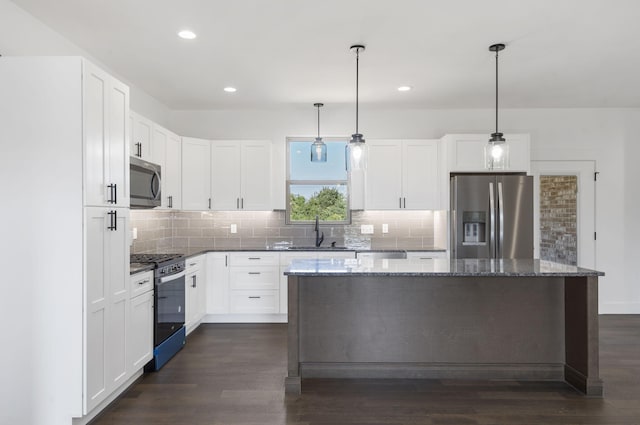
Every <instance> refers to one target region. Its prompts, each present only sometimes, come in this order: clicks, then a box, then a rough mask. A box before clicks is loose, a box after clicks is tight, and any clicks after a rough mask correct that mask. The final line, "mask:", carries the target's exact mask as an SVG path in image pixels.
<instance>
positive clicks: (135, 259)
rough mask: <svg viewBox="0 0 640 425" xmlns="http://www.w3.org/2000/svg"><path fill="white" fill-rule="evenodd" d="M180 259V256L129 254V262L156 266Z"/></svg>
mask: <svg viewBox="0 0 640 425" xmlns="http://www.w3.org/2000/svg"><path fill="white" fill-rule="evenodd" d="M182 257H183V255H182V254H131V258H130V260H129V261H130V262H132V263H145V264H155V265H156V266H157V265H158V264H161V263H166V262H167V261H171V260H175V259H178V258H182Z"/></svg>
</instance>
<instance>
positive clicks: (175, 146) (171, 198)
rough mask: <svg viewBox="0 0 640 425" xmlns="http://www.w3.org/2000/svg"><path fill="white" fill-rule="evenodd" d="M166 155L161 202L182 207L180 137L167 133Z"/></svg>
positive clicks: (178, 207) (173, 206) (171, 206)
mask: <svg viewBox="0 0 640 425" xmlns="http://www.w3.org/2000/svg"><path fill="white" fill-rule="evenodd" d="M166 151H167V155H166V162H165V170H164V182H163V188H162V190H163V191H164V195H163V202H165V201H166V202H167V203H168V205H167V206H168V207H169V208H174V209H178V210H179V209H181V208H182V139H181V138H180V136H178V135H176V134H174V133H169V135H168V138H167V149H166Z"/></svg>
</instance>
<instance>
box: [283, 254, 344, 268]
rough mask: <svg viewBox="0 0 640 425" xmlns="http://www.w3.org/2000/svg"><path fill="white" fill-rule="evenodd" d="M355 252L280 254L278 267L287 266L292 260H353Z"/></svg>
mask: <svg viewBox="0 0 640 425" xmlns="http://www.w3.org/2000/svg"><path fill="white" fill-rule="evenodd" d="M355 257H356V253H355V251H300V252H286V253H282V254H280V265H282V266H288V265H290V264H291V260H293V259H316V258H355Z"/></svg>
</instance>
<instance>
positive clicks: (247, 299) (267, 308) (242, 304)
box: [230, 291, 280, 314]
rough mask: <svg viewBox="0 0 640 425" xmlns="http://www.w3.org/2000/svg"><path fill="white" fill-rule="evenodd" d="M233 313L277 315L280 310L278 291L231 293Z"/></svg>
mask: <svg viewBox="0 0 640 425" xmlns="http://www.w3.org/2000/svg"><path fill="white" fill-rule="evenodd" d="M230 298H231V299H230V304H231V305H230V310H231V313H254V314H275V313H278V312H279V310H280V306H279V303H278V291H231V297H230Z"/></svg>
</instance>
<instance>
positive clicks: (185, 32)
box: [178, 30, 197, 40]
mask: <svg viewBox="0 0 640 425" xmlns="http://www.w3.org/2000/svg"><path fill="white" fill-rule="evenodd" d="M178 37H180V38H184V39H185V40H193V39H194V38H196V37H197V36H196V33H194V32H193V31H189V30H182V31H180V32H179V33H178Z"/></svg>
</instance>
